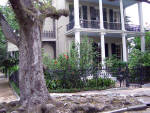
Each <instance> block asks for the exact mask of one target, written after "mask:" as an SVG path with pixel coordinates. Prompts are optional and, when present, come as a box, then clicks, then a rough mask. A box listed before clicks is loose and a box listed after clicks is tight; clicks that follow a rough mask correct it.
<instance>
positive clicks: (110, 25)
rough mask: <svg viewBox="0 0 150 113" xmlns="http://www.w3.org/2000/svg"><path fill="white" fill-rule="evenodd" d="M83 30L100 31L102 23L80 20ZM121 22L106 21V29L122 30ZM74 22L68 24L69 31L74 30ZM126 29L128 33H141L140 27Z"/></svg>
mask: <svg viewBox="0 0 150 113" xmlns="http://www.w3.org/2000/svg"><path fill="white" fill-rule="evenodd" d="M80 26H81V28H93V29H100V21H99V20H84V19H80ZM121 26H122V25H121V23H120V22H107V21H104V28H105V29H110V30H121ZM73 27H74V21H72V22H70V23H69V24H67V31H68V30H71V29H73ZM125 28H126V30H127V31H140V27H139V26H138V25H133V24H125Z"/></svg>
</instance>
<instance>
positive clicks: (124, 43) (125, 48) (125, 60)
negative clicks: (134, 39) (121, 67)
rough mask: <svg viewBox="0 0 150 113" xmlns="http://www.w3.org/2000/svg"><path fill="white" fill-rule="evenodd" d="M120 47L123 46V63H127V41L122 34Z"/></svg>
mask: <svg viewBox="0 0 150 113" xmlns="http://www.w3.org/2000/svg"><path fill="white" fill-rule="evenodd" d="M122 45H123V61H124V62H127V61H128V58H127V40H126V34H124V33H123V34H122Z"/></svg>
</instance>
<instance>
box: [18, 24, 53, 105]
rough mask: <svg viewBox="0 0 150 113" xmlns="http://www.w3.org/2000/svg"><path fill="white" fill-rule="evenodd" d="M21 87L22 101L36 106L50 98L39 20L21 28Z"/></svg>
mask: <svg viewBox="0 0 150 113" xmlns="http://www.w3.org/2000/svg"><path fill="white" fill-rule="evenodd" d="M19 42H20V43H19V68H20V69H19V87H20V98H21V100H20V101H21V103H24V102H25V103H26V102H27V103H26V104H27V105H29V106H30V107H31V106H34V105H37V104H44V103H46V102H47V100H48V99H50V95H49V93H48V90H47V87H46V83H45V80H44V74H43V63H42V52H41V32H40V26H39V24H38V22H34V23H33V24H30V22H29V23H28V24H27V25H25V26H24V27H23V28H21V38H20V41H19Z"/></svg>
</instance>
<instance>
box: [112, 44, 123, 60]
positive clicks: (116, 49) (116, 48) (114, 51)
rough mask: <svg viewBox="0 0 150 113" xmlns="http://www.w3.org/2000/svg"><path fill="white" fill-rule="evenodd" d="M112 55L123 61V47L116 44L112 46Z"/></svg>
mask: <svg viewBox="0 0 150 113" xmlns="http://www.w3.org/2000/svg"><path fill="white" fill-rule="evenodd" d="M111 51H112V55H115V56H116V57H117V58H118V59H121V46H120V45H116V44H111Z"/></svg>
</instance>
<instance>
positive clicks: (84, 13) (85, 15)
mask: <svg viewBox="0 0 150 113" xmlns="http://www.w3.org/2000/svg"><path fill="white" fill-rule="evenodd" d="M82 10H83V19H84V20H87V6H82Z"/></svg>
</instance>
